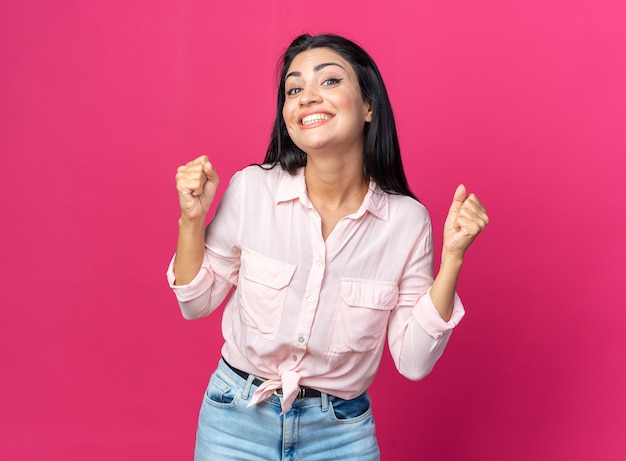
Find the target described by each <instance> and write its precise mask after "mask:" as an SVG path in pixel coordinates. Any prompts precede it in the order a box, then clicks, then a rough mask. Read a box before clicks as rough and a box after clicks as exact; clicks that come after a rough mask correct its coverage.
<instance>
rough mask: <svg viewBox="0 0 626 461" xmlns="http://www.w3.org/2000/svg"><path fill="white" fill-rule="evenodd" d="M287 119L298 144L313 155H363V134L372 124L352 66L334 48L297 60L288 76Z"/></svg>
mask: <svg viewBox="0 0 626 461" xmlns="http://www.w3.org/2000/svg"><path fill="white" fill-rule="evenodd" d="M285 93H286V94H285V104H284V106H283V118H284V120H285V125H286V126H287V131H288V132H289V136H290V137H291V139H292V141H293V142H294V143H295V145H296V146H298V147H299V148H300V149H301V150H303V151H304V152H306V153H307V154H311V153H313V152H315V151H318V150H320V149H327V148H331V151H332V152H333V153H337V154H339V153H342V152H346V151H353V152H357V153H358V154H362V152H363V132H364V127H365V123H366V122H370V121H371V120H372V110H371V105H370V104H369V102H367V101H364V100H363V97H362V96H361V89H360V87H359V82H358V79H357V76H356V73H355V72H354V69H353V68H352V65H351V64H350V63H349V62H348V61H346V60H345V59H343V58H342V57H341V56H340V55H339V54H337V53H335V52H334V51H332V50H331V49H329V48H314V49H311V50H308V51H304V52H302V53H300V54H298V55H296V57H295V58H294V60H293V61H292V63H291V65H290V66H289V69H288V70H287V74H286V78H285Z"/></svg>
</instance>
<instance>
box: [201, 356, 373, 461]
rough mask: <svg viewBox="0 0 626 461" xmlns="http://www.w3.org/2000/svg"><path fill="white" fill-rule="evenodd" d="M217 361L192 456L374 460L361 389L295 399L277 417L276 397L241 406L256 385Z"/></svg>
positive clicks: (225, 460) (230, 460)
mask: <svg viewBox="0 0 626 461" xmlns="http://www.w3.org/2000/svg"><path fill="white" fill-rule="evenodd" d="M253 380H254V376H250V377H249V378H248V380H245V379H243V378H241V377H240V376H238V375H237V374H236V373H235V372H234V371H232V370H231V369H230V368H229V367H228V366H227V365H226V364H225V363H224V361H223V360H220V362H219V365H218V367H217V370H215V372H214V373H213V375H212V376H211V381H210V382H209V386H208V388H207V391H206V393H205V395H204V399H203V402H202V408H201V410H200V418H199V421H198V432H197V435H196V449H195V456H194V460H195V461H206V460H211V461H235V460H242V461H253V460H258V461H279V460H280V461H296V460H304V461H322V460H342V461H343V460H346V461H347V460H355V461H356V460H358V461H378V460H379V459H380V454H379V450H378V443H377V441H376V431H375V427H374V419H373V417H372V409H371V402H370V399H369V396H368V395H367V393H364V394H362V395H361V396H359V397H357V398H355V399H352V400H343V399H340V398H337V397H333V396H331V395H327V394H322V397H313V398H302V399H296V400H295V402H294V404H293V407H292V409H291V410H290V411H289V412H287V414H285V415H283V416H281V415H280V412H281V406H280V398H279V397H278V396H276V395H273V396H272V397H270V398H269V399H268V400H265V401H263V402H259V403H258V404H257V405H255V406H253V407H250V408H247V404H248V402H249V400H250V398H251V397H252V394H253V393H254V391H255V390H256V386H254V385H253V384H252V381H253Z"/></svg>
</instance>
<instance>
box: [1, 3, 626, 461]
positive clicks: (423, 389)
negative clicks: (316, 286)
mask: <svg viewBox="0 0 626 461" xmlns="http://www.w3.org/2000/svg"><path fill="white" fill-rule="evenodd" d="M623 5H624V3H623V2H622V1H619V0H616V1H598V0H593V1H592V0H580V1H576V0H555V1H548V0H530V1H529V0H525V1H517V2H513V1H501V0H497V1H495V0H494V1H488V0H483V1H480V0H471V1H463V2H461V1H457V2H452V1H437V2H435V1H432V2H431V1H397V2H389V1H376V2H368V1H363V0H360V1H358V2H352V3H351V2H343V1H335V2H322V3H319V2H318V3H311V2H294V1H284V0H274V1H268V2H252V1H234V2H229V1H211V2H206V1H191V0H187V1H164V0H159V1H155V0H150V1H147V0H144V1H128V0H123V1H122V0H114V1H112V0H109V1H103V0H98V1H82V2H81V1H77V0H67V1H62V2H61V1H56V2H51V1H36V0H21V1H15V2H8V1H3V2H2V6H0V152H1V156H2V157H1V159H2V163H1V166H0V188H1V193H0V206H1V208H0V210H1V212H2V225H1V227H0V233H1V234H0V245H1V253H0V254H1V255H2V264H1V269H0V270H1V271H2V272H1V274H2V280H3V283H2V291H1V294H0V303H1V309H0V459H3V460H41V459H58V460H66V461H71V460H86V459H89V460H118V461H120V460H148V459H149V460H152V461H156V460H188V459H191V457H192V450H193V440H194V433H195V424H196V416H197V412H198V409H199V405H200V401H201V397H202V393H203V391H204V388H205V386H206V383H207V381H208V378H209V375H210V373H211V371H212V370H213V368H214V366H215V364H216V361H217V359H218V357H219V346H220V344H221V338H220V333H219V324H220V322H219V316H214V317H212V318H208V319H204V320H200V321H195V322H187V321H185V320H183V319H182V317H181V316H180V313H179V311H178V307H177V305H176V302H175V299H174V296H173V294H172V293H171V292H170V291H169V289H168V287H167V285H166V281H165V275H164V273H165V268H166V266H167V263H168V262H169V259H170V257H171V254H172V252H173V251H174V246H175V239H176V230H177V227H176V220H177V217H178V210H177V199H176V193H175V189H174V174H175V170H176V167H177V166H178V165H179V164H181V163H183V162H186V161H187V160H189V159H191V158H193V157H195V156H197V155H199V154H202V153H206V154H208V155H209V156H210V157H211V159H212V160H213V163H214V164H215V165H216V167H217V168H218V169H219V172H220V175H221V177H222V178H223V179H224V184H225V183H226V180H227V179H228V178H229V177H230V176H231V174H232V173H233V172H234V171H235V170H237V169H240V168H242V167H244V166H246V165H247V164H249V163H252V162H257V161H260V160H262V158H263V154H264V151H265V148H266V144H267V140H268V136H269V130H270V126H271V123H272V118H273V113H274V100H275V80H274V65H275V63H276V61H277V59H278V57H279V54H280V52H281V51H282V50H283V49H284V47H285V46H287V44H288V43H289V41H290V40H291V39H292V38H293V37H295V36H296V35H298V34H300V33H301V32H303V31H310V32H314V33H319V32H324V31H332V32H336V33H340V34H344V35H346V36H348V37H350V38H352V39H355V40H357V41H358V42H359V43H361V44H362V45H363V46H364V47H365V48H366V49H367V50H368V51H369V52H370V53H371V55H372V56H373V57H374V59H375V60H376V61H377V63H378V64H379V66H380V68H381V71H382V73H383V76H384V77H385V80H386V82H387V85H388V89H389V93H390V96H391V99H392V103H393V106H394V108H395V112H396V117H397V120H398V125H399V134H400V140H401V145H402V149H403V153H404V159H405V166H406V169H407V174H408V176H409V179H410V182H411V184H412V187H413V189H414V191H415V192H416V193H417V194H418V195H419V197H420V198H421V200H422V201H423V202H424V203H425V204H426V205H427V207H428V208H429V210H430V211H431V214H432V217H433V222H434V228H435V233H436V235H437V245H438V248H439V247H440V244H441V226H442V223H443V219H444V216H445V213H446V211H447V207H448V203H449V201H450V199H451V195H452V192H453V190H454V187H455V186H456V184H457V183H458V182H461V181H463V182H465V183H466V184H467V185H468V186H469V188H470V189H471V190H473V191H475V192H477V193H478V194H479V196H480V197H481V199H482V200H483V202H484V203H485V205H486V206H487V207H488V209H489V211H490V214H491V217H492V224H491V225H490V226H489V228H488V230H487V231H486V232H485V234H484V235H482V236H481V237H480V239H479V241H477V243H476V245H475V247H474V248H472V249H471V250H470V253H469V255H468V259H467V263H466V265H465V269H464V273H463V274H462V279H461V281H460V287H459V291H460V294H461V296H462V298H463V300H464V302H465V304H466V307H467V310H468V315H467V317H466V319H465V320H464V321H463V322H462V323H461V325H460V326H459V328H458V329H457V331H456V332H455V334H454V335H453V338H452V341H451V342H450V345H449V347H448V350H447V351H446V353H445V354H444V357H443V358H442V360H441V361H440V363H439V364H438V365H437V367H436V368H435V370H434V372H433V373H432V374H431V375H430V376H429V377H428V378H427V379H426V380H424V381H422V382H419V383H413V382H410V381H408V380H406V379H404V378H402V377H401V376H400V375H399V374H398V373H397V372H396V371H395V369H394V368H393V365H392V363H391V360H390V359H389V356H388V354H386V355H385V358H384V361H383V364H382V367H381V370H380V373H379V375H378V378H377V380H376V382H375V384H374V386H373V388H372V389H371V393H372V395H373V399H374V411H375V415H376V418H377V424H378V433H379V439H380V445H381V448H382V452H383V460H387V461H389V460H414V459H415V460H417V459H436V460H531V459H532V460H554V459H563V460H623V459H626V442H625V441H624V430H625V428H626V397H625V394H626V392H624V390H625V389H626V372H625V360H624V349H625V347H624V346H625V345H626V344H625V339H624V338H625V336H626V335H625V333H624V321H625V320H626V313H625V312H624V307H625V305H624V302H623V296H622V295H621V294H622V293H621V291H622V290H621V287H622V286H623V281H622V279H623V276H624V274H625V273H626V271H625V270H624V261H625V259H626V258H625V256H626V251H625V244H624V235H625V232H626V231H625V230H624V229H625V224H626V207H625V205H624V197H625V196H626V190H625V187H624V176H625V175H624V172H625V168H624V160H623V158H624V155H625V154H626V141H625V134H624V132H625V127H626V123H625V122H626V83H625V82H626V8H625V7H624V6H623ZM222 191H223V188H222ZM618 292H619V296H618Z"/></svg>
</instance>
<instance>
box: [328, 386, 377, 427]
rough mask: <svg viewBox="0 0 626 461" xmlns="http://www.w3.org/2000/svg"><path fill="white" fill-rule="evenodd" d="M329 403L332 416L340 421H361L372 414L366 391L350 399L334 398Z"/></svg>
mask: <svg viewBox="0 0 626 461" xmlns="http://www.w3.org/2000/svg"><path fill="white" fill-rule="evenodd" d="M329 405H330V409H331V411H332V415H333V418H334V419H335V421H337V422H340V423H354V422H358V421H362V420H364V419H366V418H369V417H370V416H371V414H372V405H371V401H370V398H369V396H368V395H367V393H363V394H361V395H360V396H358V397H357V398H354V399H351V400H344V399H339V398H335V399H333V400H331V401H330V402H329Z"/></svg>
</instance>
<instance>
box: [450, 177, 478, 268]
mask: <svg viewBox="0 0 626 461" xmlns="http://www.w3.org/2000/svg"><path fill="white" fill-rule="evenodd" d="M487 224H489V217H488V216H487V211H486V210H485V208H484V207H483V206H482V204H481V203H480V201H479V200H478V198H477V197H476V195H474V194H470V195H469V196H468V195H467V191H466V189H465V186H464V185H463V184H461V185H459V186H458V187H457V188H456V191H455V192H454V198H453V200H452V205H451V206H450V211H449V212H448V217H447V218H446V222H445V224H444V229H443V255H442V256H443V257H444V258H445V257H453V258H460V259H462V258H463V255H464V254H465V251H466V250H467V249H468V248H469V246H470V245H471V244H472V242H473V241H474V239H475V238H476V236H477V235H478V234H479V233H480V232H482V231H483V230H484V229H485V227H486V226H487Z"/></svg>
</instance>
